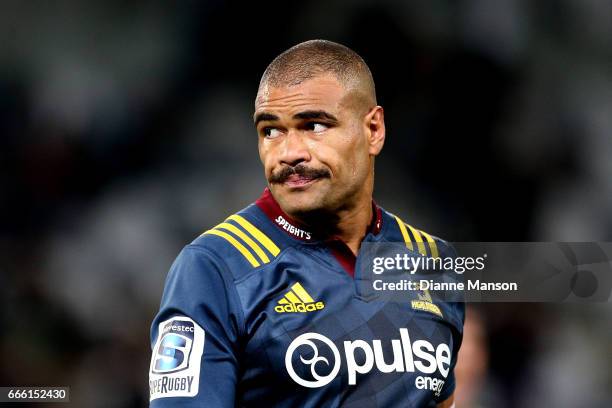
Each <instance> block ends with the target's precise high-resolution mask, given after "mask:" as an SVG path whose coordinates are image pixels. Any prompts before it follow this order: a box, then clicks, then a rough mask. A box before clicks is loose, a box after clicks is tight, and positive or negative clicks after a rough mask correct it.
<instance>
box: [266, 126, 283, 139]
mask: <svg viewBox="0 0 612 408" xmlns="http://www.w3.org/2000/svg"><path fill="white" fill-rule="evenodd" d="M262 132H263V134H264V136H265V137H267V138H268V139H274V138H276V137H278V136H280V133H281V132H280V130H278V129H276V128H273V127H266V128H263V130H262Z"/></svg>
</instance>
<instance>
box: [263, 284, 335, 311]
mask: <svg viewBox="0 0 612 408" xmlns="http://www.w3.org/2000/svg"><path fill="white" fill-rule="evenodd" d="M324 307H325V303H323V302H315V300H314V299H313V298H312V297H311V296H310V295H309V294H308V292H306V290H305V289H304V287H303V286H302V285H301V284H300V283H299V282H297V283H295V284H293V286H291V290H289V292H287V293H286V294H285V296H284V297H283V298H282V299H281V300H279V301H278V305H276V306H275V307H274V310H275V311H276V312H277V313H308V312H316V311H317V310H321V309H323V308H324Z"/></svg>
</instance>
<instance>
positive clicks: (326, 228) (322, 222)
mask: <svg viewBox="0 0 612 408" xmlns="http://www.w3.org/2000/svg"><path fill="white" fill-rule="evenodd" d="M373 215H374V214H373V212H372V196H371V194H364V195H363V197H362V198H361V199H360V200H358V201H357V203H356V204H354V205H351V206H347V207H345V208H341V209H339V210H336V211H325V210H321V211H313V212H309V213H306V214H299V215H298V214H293V215H291V216H292V218H294V219H296V221H298V222H299V223H301V224H304V225H306V226H308V228H309V229H310V230H311V231H313V232H314V233H315V234H316V235H318V236H320V237H327V238H332V237H333V238H338V239H341V240H342V241H343V242H344V243H345V244H346V245H347V246H348V247H349V248H350V249H351V251H352V252H353V254H355V255H357V252H359V247H360V246H361V241H362V240H363V238H364V236H365V235H366V233H367V230H368V227H369V226H370V223H371V221H372V217H373Z"/></svg>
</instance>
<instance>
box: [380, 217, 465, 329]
mask: <svg viewBox="0 0 612 408" xmlns="http://www.w3.org/2000/svg"><path fill="white" fill-rule="evenodd" d="M383 214H384V217H385V221H386V222H387V223H388V225H387V228H386V229H385V237H384V239H385V241H388V242H399V243H401V244H402V245H405V246H406V248H407V249H408V250H409V251H411V252H413V253H414V254H415V255H416V256H423V257H427V258H433V259H438V260H439V261H444V260H447V259H449V258H455V257H456V256H457V253H456V251H455V248H454V247H453V246H452V244H450V243H449V242H447V241H445V240H444V239H442V238H440V237H438V236H436V235H434V234H432V233H429V232H426V231H424V230H423V229H421V228H420V227H417V226H415V225H416V223H415V224H412V223H408V222H405V221H404V219H403V218H400V216H398V215H396V214H393V213H390V212H388V211H385V210H383ZM444 274H446V278H445V277H438V278H437V279H440V281H447V280H448V281H456V280H457V279H458V277H457V276H455V275H454V273H453V272H451V271H449V272H444ZM448 274H450V275H448ZM451 299H452V301H450V300H451ZM447 300H448V301H445V302H442V303H443V305H442V307H443V308H444V309H445V312H446V313H445V316H446V317H447V318H448V320H449V321H450V322H451V323H452V324H453V326H454V327H455V328H456V330H457V331H458V333H462V332H463V322H464V320H465V303H464V302H463V296H462V295H461V294H460V293H454V294H453V295H452V296H449V298H448V299H447ZM455 300H456V301H455Z"/></svg>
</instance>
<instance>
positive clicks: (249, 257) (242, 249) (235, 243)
mask: <svg viewBox="0 0 612 408" xmlns="http://www.w3.org/2000/svg"><path fill="white" fill-rule="evenodd" d="M204 234H212V235H216V236H218V237H221V238H223V239H225V240H226V241H227V242H229V243H230V244H232V245H233V246H234V247H235V248H236V249H237V250H238V251H240V253H241V254H242V255H243V256H244V257H245V258H246V259H247V260H248V261H249V262H250V263H251V265H253V266H254V267H258V266H259V265H260V264H259V262H257V259H255V257H254V256H253V255H252V254H251V253H250V252H249V250H248V249H246V248H245V247H244V245H242V244H241V243H240V242H238V241H237V240H236V238H234V237H232V236H231V235H230V234H228V233H226V232H223V231H218V230H214V229H212V230H208V231H206V232H205V233H204ZM204 234H202V235H204Z"/></svg>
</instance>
